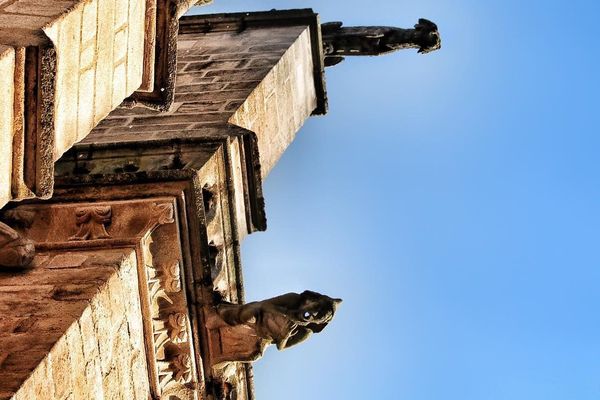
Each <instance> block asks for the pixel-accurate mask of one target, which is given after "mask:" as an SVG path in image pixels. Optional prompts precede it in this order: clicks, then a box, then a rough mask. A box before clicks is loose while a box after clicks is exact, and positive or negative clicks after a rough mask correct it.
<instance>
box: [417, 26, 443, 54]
mask: <svg viewBox="0 0 600 400" xmlns="http://www.w3.org/2000/svg"><path fill="white" fill-rule="evenodd" d="M415 30H416V31H417V44H418V45H419V46H420V47H419V51H418V52H419V53H422V54H427V53H429V52H432V51H435V50H439V49H440V47H442V38H441V37H440V33H439V32H438V27H437V25H436V24H434V23H433V22H431V21H429V20H428V19H425V18H420V19H419V22H418V23H417V24H416V25H415Z"/></svg>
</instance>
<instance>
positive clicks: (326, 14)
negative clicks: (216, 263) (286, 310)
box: [199, 0, 600, 400]
mask: <svg viewBox="0 0 600 400" xmlns="http://www.w3.org/2000/svg"><path fill="white" fill-rule="evenodd" d="M305 7H312V8H314V9H315V11H317V12H319V13H320V14H321V18H322V21H324V22H325V21H332V20H341V21H344V22H345V24H346V25H352V24H354V25H395V26H401V27H410V26H411V25H412V24H414V23H415V22H416V20H417V19H418V18H419V17H425V18H428V19H431V20H432V21H434V22H436V23H437V24H438V26H439V28H440V31H441V34H442V40H443V47H442V50H441V51H439V52H436V53H432V54H429V55H425V56H422V55H418V54H416V52H414V51H404V52H399V53H395V54H392V55H389V56H386V57H377V58H354V59H347V60H346V61H345V62H344V63H342V64H340V65H338V66H336V67H334V68H331V69H328V70H327V84H328V91H329V100H330V113H329V114H328V115H327V116H325V117H318V118H312V119H311V120H309V121H308V122H307V123H306V125H305V126H304V128H303V129H302V130H301V131H300V133H299V135H298V137H297V139H296V141H295V142H294V143H293V145H292V146H291V147H290V148H289V149H288V151H287V153H286V154H285V155H284V156H283V158H282V159H281V161H280V163H279V164H278V165H277V167H276V168H275V169H274V170H273V172H272V173H271V175H270V176H269V178H268V180H267V181H266V182H265V187H264V189H265V197H266V201H267V213H268V219H269V230H268V231H267V232H266V233H260V234H255V235H253V236H251V237H249V238H248V239H246V242H245V243H244V246H243V258H244V269H245V283H246V287H247V299H248V300H257V299H262V298H267V297H271V296H274V295H277V294H280V293H284V292H288V291H302V290H304V289H312V290H316V291H320V292H322V293H326V294H330V295H332V296H336V297H338V296H339V297H342V298H344V304H343V305H342V306H341V308H340V309H339V312H338V315H337V316H336V319H335V320H334V321H333V323H332V324H330V325H329V327H328V328H327V329H326V330H325V331H324V332H323V333H321V334H319V335H315V336H313V337H312V338H311V339H310V340H309V341H307V342H306V343H303V344H302V345H301V346H297V347H295V348H292V349H289V350H286V351H284V352H278V351H277V350H275V349H270V350H269V351H268V352H267V354H266V356H265V357H264V358H263V359H262V360H260V361H259V362H257V363H256V364H255V374H256V377H255V380H256V388H257V398H258V399H259V400H281V399H286V400H296V399H298V400H299V399H303V400H305V399H315V400H321V399H361V400H362V399H389V400H395V399H402V400H404V399H406V400H442V399H443V400H446V399H449V400H521V399H522V400H537V399H539V400H598V399H600V312H599V305H600V290H598V285H599V283H600V254H599V253H600V251H599V249H600V243H599V237H600V212H599V208H600V163H599V161H598V155H599V153H600V136H599V135H598V134H599V129H598V126H599V122H600V121H599V119H600V118H599V115H600V112H599V104H600V102H599V101H598V99H597V95H598V93H599V92H600V84H599V78H598V76H599V73H598V71H599V64H600V63H599V62H598V61H599V58H600V45H599V44H598V39H597V36H598V34H597V29H596V25H597V18H598V16H599V15H600V2H598V1H581V0H571V1H555V0H546V1H538V0H530V1H522V0H521V1H516V0H504V1H500V2H498V1H488V0H478V1H475V0H452V1H451V0H419V1H416V0H412V1H400V0H394V1H392V0H388V1H370V2H366V1H364V0H361V1H358V0H346V1H341V0H329V1H321V2H317V1H291V0H290V1H266V0H265V1H258V0H254V1H251V0H245V1H241V0H229V1H225V0H217V1H216V2H215V4H214V5H212V6H208V7H204V8H201V9H199V11H201V12H206V13H211V12H222V11H251V10H268V9H272V8H279V9H285V8H305Z"/></svg>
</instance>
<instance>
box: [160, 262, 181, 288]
mask: <svg viewBox="0 0 600 400" xmlns="http://www.w3.org/2000/svg"><path fill="white" fill-rule="evenodd" d="M163 271H164V276H165V289H166V290H167V291H169V292H173V293H177V292H180V291H181V275H180V271H179V263H178V262H174V263H173V264H169V265H166V266H165V267H163Z"/></svg>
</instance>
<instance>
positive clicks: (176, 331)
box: [168, 313, 187, 343]
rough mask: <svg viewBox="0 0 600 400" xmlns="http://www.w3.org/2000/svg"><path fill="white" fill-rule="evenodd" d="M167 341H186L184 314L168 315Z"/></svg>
mask: <svg viewBox="0 0 600 400" xmlns="http://www.w3.org/2000/svg"><path fill="white" fill-rule="evenodd" d="M168 322H169V328H170V331H169V339H170V340H171V342H173V343H181V342H185V341H187V316H186V315H185V314H184V313H175V314H171V315H169V321H168Z"/></svg>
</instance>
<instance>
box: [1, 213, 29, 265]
mask: <svg viewBox="0 0 600 400" xmlns="http://www.w3.org/2000/svg"><path fill="white" fill-rule="evenodd" d="M34 257H35V246H34V243H33V242H32V241H31V240H29V239H25V238H23V237H21V235H19V234H18V233H17V231H15V230H14V229H12V228H11V227H9V226H8V225H6V224H4V223H2V222H0V267H8V268H26V267H28V266H29V265H31V262H32V261H33V258H34Z"/></svg>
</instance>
